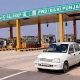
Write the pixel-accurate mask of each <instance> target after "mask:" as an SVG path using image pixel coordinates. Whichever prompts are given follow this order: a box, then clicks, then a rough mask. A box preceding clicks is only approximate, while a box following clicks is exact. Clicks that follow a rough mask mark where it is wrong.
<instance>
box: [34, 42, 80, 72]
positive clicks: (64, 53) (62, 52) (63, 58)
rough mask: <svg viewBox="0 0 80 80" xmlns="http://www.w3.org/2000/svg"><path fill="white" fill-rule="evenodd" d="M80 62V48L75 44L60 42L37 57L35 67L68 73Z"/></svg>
mask: <svg viewBox="0 0 80 80" xmlns="http://www.w3.org/2000/svg"><path fill="white" fill-rule="evenodd" d="M79 62H80V48H79V45H78V44H77V43H75V42H59V43H53V44H51V45H50V46H49V47H48V48H47V49H46V50H44V51H43V52H42V53H41V54H40V55H38V56H37V59H36V60H35V66H36V67H37V69H38V70H39V71H41V70H43V69H50V70H63V71H64V72H67V71H68V69H69V67H70V66H73V65H75V64H78V63H79Z"/></svg>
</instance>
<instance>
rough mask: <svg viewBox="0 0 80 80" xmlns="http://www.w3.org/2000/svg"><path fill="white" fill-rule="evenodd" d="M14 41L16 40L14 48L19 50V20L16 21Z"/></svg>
mask: <svg viewBox="0 0 80 80" xmlns="http://www.w3.org/2000/svg"><path fill="white" fill-rule="evenodd" d="M16 39H17V46H16V48H17V49H19V48H20V44H21V41H20V20H19V19H17V20H16Z"/></svg>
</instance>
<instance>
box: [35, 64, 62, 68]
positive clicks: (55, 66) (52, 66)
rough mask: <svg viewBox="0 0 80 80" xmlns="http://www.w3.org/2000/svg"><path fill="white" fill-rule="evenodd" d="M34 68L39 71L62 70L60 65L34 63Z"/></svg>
mask: <svg viewBox="0 0 80 80" xmlns="http://www.w3.org/2000/svg"><path fill="white" fill-rule="evenodd" d="M35 67H37V68H41V69H50V70H62V69H63V64H62V63H35Z"/></svg>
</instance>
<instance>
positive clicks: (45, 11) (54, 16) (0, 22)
mask: <svg viewBox="0 0 80 80" xmlns="http://www.w3.org/2000/svg"><path fill="white" fill-rule="evenodd" d="M66 19H67V21H73V32H74V34H73V38H74V41H76V35H77V32H76V21H77V20H80V2H77V3H72V4H68V5H59V6H53V7H46V8H40V9H34V10H28V11H21V12H14V13H9V14H3V15H0V28H8V27H9V28H10V40H12V39H13V37H14V36H13V27H16V49H17V50H18V49H20V48H21V32H20V29H21V27H22V26H25V25H34V24H37V25H38V43H39V45H38V46H37V47H41V24H44V23H55V22H59V34H60V42H63V41H64V36H65V35H64V34H65V33H64V25H63V23H64V22H65V21H66ZM54 29H55V26H54Z"/></svg>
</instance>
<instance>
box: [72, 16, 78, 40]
mask: <svg viewBox="0 0 80 80" xmlns="http://www.w3.org/2000/svg"><path fill="white" fill-rule="evenodd" d="M73 28H74V29H73V30H74V41H76V36H77V33H76V17H74V19H73Z"/></svg>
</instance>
